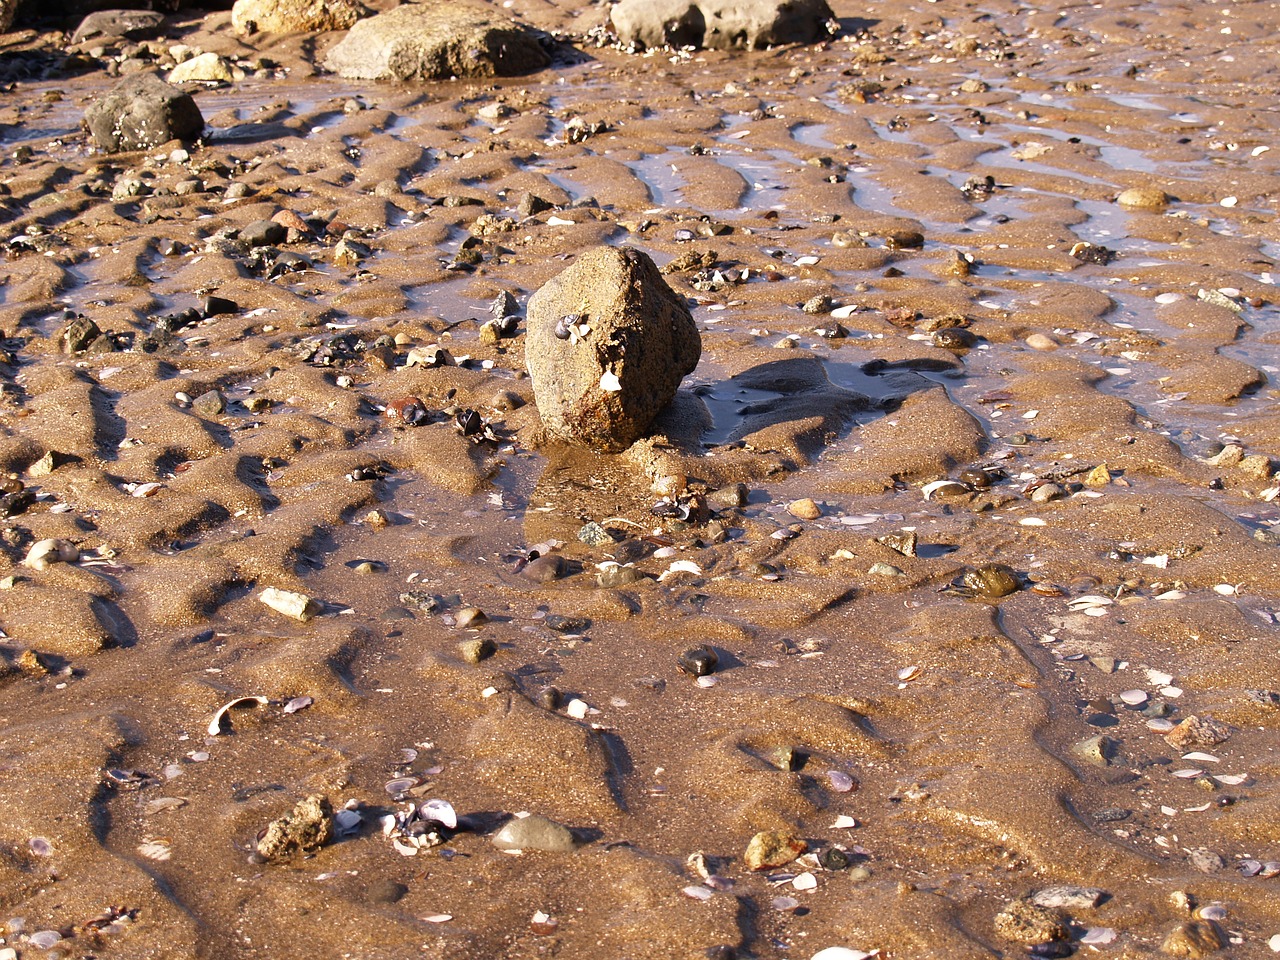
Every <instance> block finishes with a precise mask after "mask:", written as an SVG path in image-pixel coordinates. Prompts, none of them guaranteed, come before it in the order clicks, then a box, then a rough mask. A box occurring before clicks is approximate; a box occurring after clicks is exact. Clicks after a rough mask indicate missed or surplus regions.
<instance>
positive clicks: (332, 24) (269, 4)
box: [231, 0, 369, 35]
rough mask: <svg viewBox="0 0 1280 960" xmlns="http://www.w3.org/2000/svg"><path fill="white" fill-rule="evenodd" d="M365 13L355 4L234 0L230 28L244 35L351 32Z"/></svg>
mask: <svg viewBox="0 0 1280 960" xmlns="http://www.w3.org/2000/svg"><path fill="white" fill-rule="evenodd" d="M368 13H369V11H368V9H367V8H366V7H365V6H364V5H363V4H361V3H359V2H357V0H236V3H235V5H234V6H233V7H232V8H231V25H232V26H233V27H234V28H235V31H236V33H240V34H245V35H248V34H253V33H311V32H313V31H322V30H350V29H351V28H352V27H353V26H355V22H356V21H357V20H359V19H360V18H361V17H363V16H367V15H368Z"/></svg>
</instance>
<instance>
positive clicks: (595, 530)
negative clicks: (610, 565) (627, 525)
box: [578, 520, 613, 547]
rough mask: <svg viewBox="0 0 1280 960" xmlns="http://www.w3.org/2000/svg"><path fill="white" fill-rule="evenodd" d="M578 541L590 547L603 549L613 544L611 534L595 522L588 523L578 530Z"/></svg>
mask: <svg viewBox="0 0 1280 960" xmlns="http://www.w3.org/2000/svg"><path fill="white" fill-rule="evenodd" d="M578 539H579V540H581V541H582V542H583V543H585V544H586V545H587V546H589V547H603V546H605V545H607V544H610V543H613V537H611V536H609V532H608V531H607V530H605V528H604V527H602V526H600V524H598V523H596V522H595V521H594V520H589V521H587V522H586V523H584V524H583V525H582V526H581V527H580V528H579V529H578Z"/></svg>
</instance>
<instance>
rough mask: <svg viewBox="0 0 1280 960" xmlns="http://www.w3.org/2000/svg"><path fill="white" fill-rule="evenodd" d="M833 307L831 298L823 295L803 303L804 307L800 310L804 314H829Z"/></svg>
mask: <svg viewBox="0 0 1280 960" xmlns="http://www.w3.org/2000/svg"><path fill="white" fill-rule="evenodd" d="M833 306H834V304H833V303H832V301H831V298H830V297H828V296H826V295H825V294H823V295H822V296H818V297H810V298H809V299H808V300H806V301H805V302H804V306H802V307H801V308H800V309H802V310H803V311H804V312H805V313H808V314H814V315H816V314H823V313H830V312H831V308H832V307H833Z"/></svg>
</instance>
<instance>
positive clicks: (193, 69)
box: [169, 53, 235, 83]
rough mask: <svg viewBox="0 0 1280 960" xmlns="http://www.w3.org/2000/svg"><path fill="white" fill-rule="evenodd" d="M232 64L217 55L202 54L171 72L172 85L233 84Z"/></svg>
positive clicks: (170, 80) (183, 62)
mask: <svg viewBox="0 0 1280 960" xmlns="http://www.w3.org/2000/svg"><path fill="white" fill-rule="evenodd" d="M233 80H235V76H234V75H233V74H232V72H231V64H229V63H228V62H227V61H226V60H223V59H222V57H220V56H218V55H217V54H216V53H202V54H200V56H198V57H192V58H191V59H190V60H183V61H182V62H181V63H180V64H178V65H177V66H176V67H174V68H173V69H172V70H170V71H169V82H170V83H231V82H232V81H233Z"/></svg>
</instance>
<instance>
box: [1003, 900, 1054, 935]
mask: <svg viewBox="0 0 1280 960" xmlns="http://www.w3.org/2000/svg"><path fill="white" fill-rule="evenodd" d="M995 928H996V933H997V934H998V935H999V936H1001V937H1003V938H1004V939H1006V940H1012V941H1013V942H1014V943H1028V944H1035V943H1052V942H1053V941H1054V940H1062V939H1065V938H1066V936H1067V926H1066V924H1064V923H1063V922H1062V917H1060V916H1059V915H1058V913H1057V911H1055V910H1052V909H1050V908H1049V907H1041V906H1038V905H1037V904H1034V903H1032V902H1031V901H1030V900H1014V901H1013V902H1012V903H1010V904H1009V905H1008V906H1007V907H1005V908H1004V909H1003V910H1001V911H1000V912H999V913H998V914H996V919H995Z"/></svg>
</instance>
